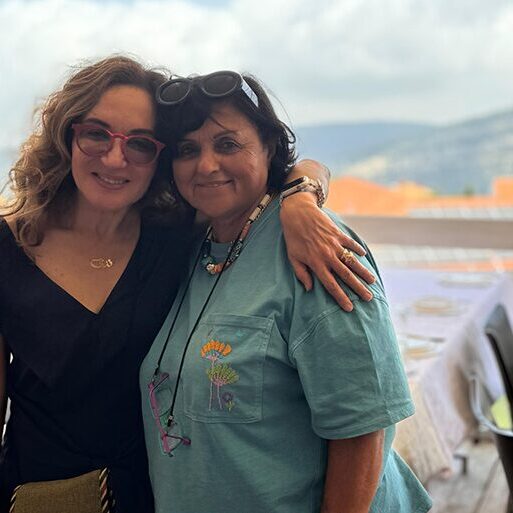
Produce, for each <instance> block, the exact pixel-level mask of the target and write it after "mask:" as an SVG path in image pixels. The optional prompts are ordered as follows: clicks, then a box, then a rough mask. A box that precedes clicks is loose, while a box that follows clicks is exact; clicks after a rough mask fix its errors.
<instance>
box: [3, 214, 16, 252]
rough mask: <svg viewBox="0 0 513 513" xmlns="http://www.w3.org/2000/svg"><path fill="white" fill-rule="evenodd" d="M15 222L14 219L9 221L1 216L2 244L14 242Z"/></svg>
mask: <svg viewBox="0 0 513 513" xmlns="http://www.w3.org/2000/svg"><path fill="white" fill-rule="evenodd" d="M14 229H15V222H14V220H12V219H7V218H5V217H3V216H0V244H1V245H3V244H4V243H5V242H9V241H14V240H15V237H14Z"/></svg>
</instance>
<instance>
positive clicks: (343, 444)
mask: <svg viewBox="0 0 513 513" xmlns="http://www.w3.org/2000/svg"><path fill="white" fill-rule="evenodd" d="M382 459H383V431H382V430H381V431H376V432H374V433H369V434H367V435H363V436H358V437H355V438H348V439H344V440H330V441H329V442H328V467H327V470H326V482H325V486H324V497H323V503H322V509H321V513H368V512H369V508H370V505H371V503H372V499H373V498H374V495H375V493H376V489H377V486H378V479H379V474H380V470H381V464H382Z"/></svg>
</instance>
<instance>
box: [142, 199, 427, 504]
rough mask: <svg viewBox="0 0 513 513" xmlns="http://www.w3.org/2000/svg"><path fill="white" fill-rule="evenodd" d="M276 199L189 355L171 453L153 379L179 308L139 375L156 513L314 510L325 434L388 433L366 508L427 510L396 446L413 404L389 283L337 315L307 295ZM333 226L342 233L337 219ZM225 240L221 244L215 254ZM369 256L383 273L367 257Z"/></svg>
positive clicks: (326, 300)
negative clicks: (399, 426)
mask: <svg viewBox="0 0 513 513" xmlns="http://www.w3.org/2000/svg"><path fill="white" fill-rule="evenodd" d="M278 213H279V209H278V206H277V204H276V202H273V203H271V205H269V207H268V208H267V209H266V210H265V211H264V213H263V214H262V216H261V217H260V219H258V220H257V222H256V223H255V224H254V225H253V227H252V228H251V230H250V232H249V235H248V237H247V239H246V242H245V244H244V248H243V250H242V253H241V254H240V256H239V258H238V259H237V260H236V261H235V263H234V264H233V265H232V266H230V267H229V268H228V269H227V270H226V271H225V272H224V273H223V275H222V276H221V278H220V282H219V284H218V286H217V288H216V290H215V291H214V294H213V296H212V299H211V300H210V302H209V304H208V306H207V308H206V310H205V312H204V314H203V315H202V317H201V320H200V322H199V325H198V327H197V328H196V330H195V332H194V334H193V336H192V339H191V342H190V345H189V347H188V349H187V351H186V355H185V360H184V365H183V370H182V374H181V378H180V382H179V383H178V390H177V397H176V405H175V418H176V420H177V423H178V427H177V428H176V433H177V434H180V435H184V436H187V437H189V438H190V440H191V444H190V445H184V444H182V445H179V446H178V447H177V448H176V449H175V450H174V452H173V456H172V457H170V456H168V455H165V454H163V452H162V449H161V442H160V438H159V431H158V427H157V424H156V423H155V419H154V418H153V414H152V409H151V408H150V401H149V394H148V383H149V382H150V381H151V378H152V375H153V372H154V370H155V367H156V364H157V360H158V358H159V355H160V352H161V349H162V347H163V344H164V342H165V339H166V336H167V333H168V331H169V327H170V324H171V322H172V320H173V319H174V317H175V312H176V309H177V304H178V303H179V302H180V299H181V297H182V294H183V291H182V292H181V293H179V294H178V297H177V301H176V302H175V305H174V306H173V308H172V309H171V312H170V314H169V316H168V318H167V319H166V321H165V323H164V325H163V327H162V330H161V331H160V333H159V335H158V336H157V338H156V339H155V342H154V344H153V346H152V348H151V350H150V352H149V353H148V355H147V356H146V359H145V360H144V362H143V365H142V368H141V374H140V382H141V392H142V403H143V416H144V425H145V434H146V443H147V448H148V456H149V464H150V477H151V481H152V486H153V491H154V495H155V506H156V512H157V513H229V512H234V513H235V512H236V513H271V512H273V513H274V512H276V513H319V511H320V507H321V501H322V494H323V487H324V479H325V472H326V461H327V448H328V440H330V439H341V438H349V437H355V436H359V435H363V434H366V433H370V432H373V431H377V430H380V429H384V430H385V447H384V453H383V465H382V471H381V476H380V484H379V488H378V491H377V493H376V495H375V498H374V501H373V504H372V507H371V510H370V511H371V513H423V512H425V511H428V510H429V508H430V505H431V501H430V499H429V497H428V495H427V494H426V492H425V490H424V488H423V487H422V485H421V484H420V483H419V482H418V480H417V479H416V477H415V476H414V475H413V473H412V472H411V470H410V469H409V468H408V467H407V466H406V464H405V463H404V462H403V461H402V460H401V458H400V457H399V456H398V455H397V454H396V453H395V452H394V451H393V449H392V448H391V445H392V440H393V436H394V430H395V429H394V424H395V423H396V422H398V421H400V420H401V419H404V418H405V417H408V416H409V415H412V413H413V411H414V408H413V404H412V402H411V399H410V395H409V391H408V386H407V381H406V377H405V375H404V370H403V367H402V361H401V358H400V354H399V350H398V347H397V343H396V339H395V334H394V330H393V327H392V323H391V321H390V316H389V311H388V306H387V302H386V299H385V295H384V292H383V288H382V285H381V283H380V282H379V281H378V282H376V283H375V284H373V285H372V286H371V289H372V291H373V294H374V300H373V301H371V302H369V303H367V302H363V301H360V300H359V299H358V298H357V297H356V296H355V294H354V293H352V292H351V291H348V292H347V293H348V295H349V296H350V297H351V300H352V301H353V303H354V310H353V312H351V313H346V312H344V311H342V310H341V309H340V308H339V307H338V305H337V304H336V303H335V302H334V301H333V299H332V298H331V297H330V296H329V295H328V294H327V293H326V292H325V290H324V289H323V287H322V285H320V284H319V283H318V282H316V283H315V285H314V288H313V290H312V291H310V292H306V291H305V290H304V288H303V286H302V285H301V283H300V282H299V281H298V280H297V279H296V278H295V276H294V274H293V270H292V268H291V266H290V264H289V261H288V259H287V256H286V248H285V243H284V240H283V237H282V231H281V225H280V221H279V215H278ZM337 223H339V226H340V227H341V228H343V229H344V230H346V231H347V228H346V227H344V225H343V224H342V223H340V221H338V220H337ZM226 252H227V245H226V244H213V248H212V253H213V254H217V256H218V257H219V258H218V260H223V259H224V258H225V257H226ZM361 261H362V262H363V263H364V264H365V265H367V267H369V268H371V269H372V270H373V272H375V273H377V269H376V268H375V265H374V262H373V260H372V257H371V256H370V255H369V256H368V257H367V258H363V259H361ZM215 279H216V277H215V276H211V275H209V274H208V273H207V272H206V271H205V270H204V269H203V268H202V267H201V264H198V266H197V269H196V270H195V272H194V275H193V279H192V282H191V285H190V288H189V291H188V293H187V294H186V297H185V300H184V303H183V306H182V308H181V312H180V315H179V318H178V320H177V323H176V325H175V328H174V330H173V335H172V337H171V340H170V343H169V345H168V347H167V349H166V352H165V354H164V357H163V360H162V364H161V371H165V372H167V373H169V376H170V378H169V379H168V380H167V381H166V382H165V386H161V387H159V389H158V394H157V400H158V411H159V413H160V414H161V421H162V423H165V420H166V419H167V416H168V414H169V407H170V404H171V398H172V395H173V393H174V390H175V387H176V376H177V373H178V368H179V366H180V360H181V357H182V353H183V349H184V346H185V343H186V341H187V337H188V335H189V332H190V330H191V328H192V326H193V325H194V322H195V320H196V318H197V316H198V314H199V311H200V309H201V307H202V305H203V303H204V301H205V299H206V297H207V295H208V293H209V292H210V290H211V288H212V286H213V284H214V281H215Z"/></svg>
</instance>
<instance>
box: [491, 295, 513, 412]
mask: <svg viewBox="0 0 513 513" xmlns="http://www.w3.org/2000/svg"><path fill="white" fill-rule="evenodd" d="M485 333H486V336H487V337H488V340H489V342H490V344H491V346H492V349H493V352H494V353H495V357H496V359H497V363H498V365H499V369H500V371H501V374H502V379H503V381H504V388H505V390H506V396H507V397H508V401H509V404H511V405H513V330H512V329H511V324H510V322H509V319H508V314H507V313H506V310H505V308H504V307H503V306H502V305H497V306H496V307H495V308H494V309H493V311H492V313H491V315H490V317H488V320H487V322H486V325H485Z"/></svg>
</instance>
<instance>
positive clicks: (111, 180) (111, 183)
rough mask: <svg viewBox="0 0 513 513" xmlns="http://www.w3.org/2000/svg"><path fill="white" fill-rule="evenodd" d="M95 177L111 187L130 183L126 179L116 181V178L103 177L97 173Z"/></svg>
mask: <svg viewBox="0 0 513 513" xmlns="http://www.w3.org/2000/svg"><path fill="white" fill-rule="evenodd" d="M95 175H96V177H97V178H99V179H100V180H101V181H102V182H105V183H108V184H109V185H123V184H124V183H126V182H128V180H125V179H124V178H122V179H119V180H115V179H114V178H108V177H107V176H102V175H99V174H98V173H95Z"/></svg>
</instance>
